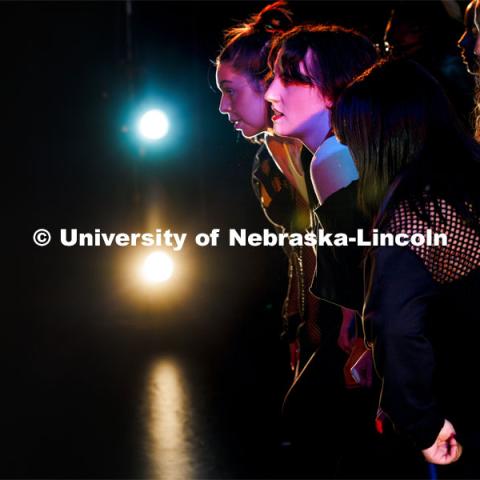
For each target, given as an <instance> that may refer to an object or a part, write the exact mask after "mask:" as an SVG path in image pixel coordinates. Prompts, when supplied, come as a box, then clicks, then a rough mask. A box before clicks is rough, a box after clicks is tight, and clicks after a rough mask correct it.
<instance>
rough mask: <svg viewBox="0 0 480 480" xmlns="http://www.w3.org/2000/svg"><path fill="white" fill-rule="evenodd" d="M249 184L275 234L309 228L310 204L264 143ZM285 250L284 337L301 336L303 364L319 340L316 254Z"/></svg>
mask: <svg viewBox="0 0 480 480" xmlns="http://www.w3.org/2000/svg"><path fill="white" fill-rule="evenodd" d="M252 186H253V189H254V192H255V194H256V196H257V198H258V199H259V201H260V205H261V207H262V209H263V211H264V213H265V216H266V217H267V219H268V220H269V222H270V223H271V224H272V225H273V226H274V228H275V230H276V231H277V233H284V232H292V233H293V232H300V233H304V232H305V231H306V230H307V229H308V228H309V227H310V223H311V216H310V207H309V204H308V203H307V202H306V201H305V198H304V196H303V195H301V194H299V192H298V191H297V190H296V189H295V188H294V187H293V186H292V185H291V184H290V183H289V182H288V180H287V179H286V178H285V176H284V175H283V174H282V173H281V172H280V170H279V169H278V167H277V166H276V164H275V162H274V160H273V159H272V157H271V155H270V153H269V152H268V150H267V148H266V146H265V144H262V146H261V147H260V148H259V149H258V151H257V154H256V155H255V161H254V164H253V168H252ZM305 186H306V196H307V198H309V197H310V196H311V195H312V194H311V193H310V192H311V191H312V190H311V186H310V185H309V182H308V179H307V180H306V181H305ZM284 250H285V253H286V255H287V257H288V262H289V266H288V272H289V273H288V277H289V283H288V291H287V296H286V298H285V302H284V306H283V317H284V333H283V336H284V337H285V339H286V340H288V342H289V343H291V342H294V341H295V340H296V339H297V338H300V339H301V350H302V356H303V359H302V362H301V363H302V365H303V364H304V363H305V362H306V360H307V357H308V356H309V355H310V354H311V353H312V351H314V350H315V348H316V347H317V346H318V343H319V341H320V331H319V328H318V325H317V317H318V315H317V307H318V300H317V299H316V298H315V297H314V296H313V295H312V294H311V293H310V292H309V286H310V282H311V279H312V277H313V273H314V270H315V255H314V251H313V249H312V248H309V247H291V246H285V247H284ZM299 367H301V365H299Z"/></svg>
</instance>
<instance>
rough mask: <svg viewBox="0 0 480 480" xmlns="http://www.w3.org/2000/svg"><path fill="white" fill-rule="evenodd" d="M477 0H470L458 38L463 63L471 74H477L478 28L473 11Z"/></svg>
mask: <svg viewBox="0 0 480 480" xmlns="http://www.w3.org/2000/svg"><path fill="white" fill-rule="evenodd" d="M476 7H477V0H474V1H473V2H470V3H469V5H468V6H467V9H466V10H465V31H464V32H463V35H462V36H461V37H460V39H459V40H458V47H459V48H460V50H461V54H462V59H463V63H464V64H465V65H466V66H467V70H468V72H469V73H471V74H472V75H478V58H477V55H476V53H475V51H476V44H477V40H478V30H477V26H476V25H475V12H476Z"/></svg>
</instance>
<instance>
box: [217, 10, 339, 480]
mask: <svg viewBox="0 0 480 480" xmlns="http://www.w3.org/2000/svg"><path fill="white" fill-rule="evenodd" d="M290 26H291V16H290V13H289V12H288V11H287V10H286V9H285V3H283V2H277V3H275V4H272V5H269V6H267V7H266V8H265V9H264V10H262V12H260V13H259V14H257V15H254V16H252V17H251V18H250V19H249V20H248V21H247V22H246V23H244V24H242V25H240V26H238V27H234V28H232V29H230V30H228V31H227V32H226V35H225V39H226V40H225V46H224V47H223V48H222V50H221V51H220V54H219V55H218V57H217V62H216V63H217V85H218V88H219V89H220V91H221V92H222V98H221V101H220V112H221V113H223V114H226V115H228V119H229V121H230V122H232V123H233V125H234V128H235V129H236V130H238V131H240V132H241V133H242V135H243V136H244V137H245V138H247V139H249V140H253V141H255V142H257V143H260V144H261V145H260V147H259V149H258V151H257V154H256V156H255V161H254V165H253V171H252V183H253V187H254V190H255V192H256V194H257V197H258V199H259V201H260V204H261V206H262V209H263V210H264V212H265V215H266V217H267V219H268V220H269V221H270V222H271V224H272V225H273V227H274V228H275V229H276V230H277V232H282V233H283V232H288V233H293V232H299V233H305V232H306V230H307V228H309V227H310V223H311V207H310V205H311V202H312V199H313V198H314V197H315V193H314V192H313V187H312V185H311V183H310V179H309V176H308V163H305V162H308V161H309V159H307V158H302V155H301V153H302V145H301V144H300V143H299V142H296V141H294V140H288V139H282V138H280V137H277V136H275V135H273V132H271V127H272V120H271V116H272V113H271V110H270V107H269V105H268V103H267V102H266V101H265V99H264V94H265V90H266V86H267V84H266V76H267V74H268V72H269V69H268V63H267V59H268V53H269V51H270V46H271V43H272V40H273V39H274V38H275V36H276V35H277V34H280V33H282V29H287V28H289V27H290ZM285 251H286V253H287V256H288V259H289V286H288V291H287V298H286V299H285V302H284V308H283V316H284V333H283V337H284V339H285V340H287V341H288V343H289V346H290V354H291V366H292V370H293V371H294V375H293V381H294V382H295V381H296V380H297V379H298V378H299V377H300V373H301V372H303V371H304V367H306V365H307V364H308V370H309V371H312V375H314V376H315V379H316V382H317V385H318V384H320V385H323V386H324V387H325V390H326V392H323V396H324V397H325V398H328V399H329V402H333V403H335V402H337V403H338V397H337V395H338V394H339V390H340V388H341V387H342V385H341V382H342V377H341V369H340V370H339V371H338V373H339V375H332V374H331V372H325V367H324V366H323V365H321V366H320V369H319V367H318V365H316V364H315V358H313V360H312V361H309V360H310V359H311V358H312V356H313V355H314V353H315V352H316V351H317V349H318V346H319V344H320V341H321V338H322V335H323V332H321V331H320V329H319V326H318V322H319V318H321V319H322V320H323V321H324V322H325V323H328V322H334V323H338V324H340V322H341V312H340V310H339V309H338V308H336V307H335V306H333V305H330V304H323V305H321V307H320V302H319V300H318V299H317V298H316V297H315V296H313V295H312V294H311V293H310V291H309V286H310V283H311V280H312V278H313V274H314V270H315V253H314V250H313V249H312V248H311V247H288V248H286V249H285ZM335 355H336V356H337V357H338V358H339V359H340V360H337V362H340V363H341V361H342V359H344V353H343V352H342V351H341V350H340V349H338V348H337V351H336V352H335ZM322 369H323V370H322ZM332 383H334V384H335V388H336V389H335V390H334V389H333V388H331V386H332ZM294 390H295V391H296V392H300V393H298V395H296V397H297V398H301V401H300V402H299V403H297V404H296V406H295V409H299V410H301V411H302V412H305V411H308V419H304V421H301V422H298V421H297V420H298V417H297V416H294V415H293V414H292V410H288V411H285V416H284V419H285V423H284V425H285V426H286V427H287V430H288V432H289V434H290V435H289V436H290V439H291V440H293V451H295V452H296V453H295V455H297V456H298V459H299V460H300V464H299V471H303V472H308V473H309V474H311V475H314V476H318V475H326V476H331V475H333V474H334V470H335V466H336V456H335V453H334V448H335V447H333V446H332V445H331V441H330V438H329V437H328V436H327V435H325V436H324V437H322V438H324V440H322V438H318V429H317V428H314V427H313V426H312V422H313V424H314V425H322V426H323V431H324V432H326V431H327V425H326V422H325V421H324V419H325V418H326V417H329V416H331V411H329V410H328V407H327V406H326V405H325V402H324V401H323V399H322V398H319V396H318V395H317V393H316V392H313V393H312V392H311V391H310V389H309V388H306V389H305V388H304V389H299V384H298V383H295V388H294ZM313 397H315V398H316V399H317V401H316V402H312V401H308V402H307V400H308V399H309V398H313ZM290 426H291V427H292V429H290ZM311 435H314V436H315V438H316V440H317V441H316V442H315V443H313V442H312V439H311ZM305 445H308V446H309V447H311V448H315V449H316V451H315V455H310V454H309V453H307V452H306V449H305V448H304V447H305ZM297 447H298V448H297ZM319 450H323V452H324V455H322V461H321V462H319V461H318V456H317V453H318V451H319ZM327 451H328V452H329V453H325V452H327ZM295 473H298V471H296V472H295ZM295 473H294V474H295Z"/></svg>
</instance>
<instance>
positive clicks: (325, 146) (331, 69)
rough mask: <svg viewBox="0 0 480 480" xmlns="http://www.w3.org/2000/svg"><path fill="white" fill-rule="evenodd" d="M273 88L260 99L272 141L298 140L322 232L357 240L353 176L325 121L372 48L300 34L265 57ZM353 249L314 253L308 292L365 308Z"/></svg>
mask: <svg viewBox="0 0 480 480" xmlns="http://www.w3.org/2000/svg"><path fill="white" fill-rule="evenodd" d="M269 61H270V67H271V70H272V72H273V80H272V82H271V84H270V86H269V88H268V90H267V92H266V94H265V98H266V99H267V100H268V101H269V102H270V103H271V104H272V109H273V111H274V116H273V130H274V132H275V133H276V134H277V135H281V136H284V137H289V138H295V139H297V140H300V141H301V142H302V143H303V144H304V145H305V146H306V147H307V148H308V150H310V152H311V153H312V154H313V159H312V162H311V165H310V174H311V179H312V183H313V185H314V187H315V193H316V197H317V205H318V208H316V214H317V217H318V218H319V220H320V225H321V226H322V227H323V228H324V230H326V231H327V232H333V233H336V232H346V233H349V232H350V231H351V232H352V233H355V231H356V229H357V228H359V227H360V226H361V225H363V224H364V223H365V219H363V218H361V216H360V215H359V212H358V211H357V210H356V208H355V207H356V204H355V202H354V201H353V199H354V198H355V195H354V193H355V189H356V180H357V179H358V172H357V170H356V168H355V165H354V162H353V160H352V158H351V156H350V153H349V151H348V149H347V148H346V147H345V146H343V145H341V144H340V143H339V142H338V141H337V139H336V138H335V136H334V135H333V133H332V129H331V122H330V115H331V108H332V106H333V105H334V104H335V102H336V100H337V98H338V95H339V94H340V92H341V91H342V89H343V88H345V87H346V86H347V85H348V83H349V82H351V81H352V80H353V78H355V76H357V75H359V74H361V73H362V72H363V71H364V70H366V69H367V68H368V67H370V66H371V65H372V64H373V63H374V62H375V61H376V51H375V48H374V46H373V44H372V43H371V42H370V41H369V40H368V39H367V38H366V37H364V36H363V35H361V34H359V33H357V32H355V31H353V30H348V29H345V28H343V27H340V26H335V25H333V26H325V25H320V26H311V25H310V26H309V25H306V26H299V27H296V28H294V29H292V30H290V31H289V32H287V33H285V34H284V35H282V36H279V37H277V38H276V39H275V41H274V44H273V46H272V50H271V52H270V59H269ZM358 256H359V252H358V251H357V250H356V249H348V248H343V249H337V250H335V251H333V250H330V251H329V250H328V249H322V250H321V251H320V249H319V251H318V252H317V261H318V262H319V263H318V265H317V276H316V279H315V281H314V284H313V286H312V291H313V292H314V293H315V294H316V295H317V296H318V297H320V298H325V299H326V300H328V301H330V302H334V303H336V304H338V305H341V306H343V307H347V308H349V309H352V310H355V309H358V308H360V306H361V303H362V300H363V288H362V282H361V270H360V268H359V267H358V265H357V264H358V261H357V260H358V258H357V259H356V257H358Z"/></svg>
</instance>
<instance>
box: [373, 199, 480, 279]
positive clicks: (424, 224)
mask: <svg viewBox="0 0 480 480" xmlns="http://www.w3.org/2000/svg"><path fill="white" fill-rule="evenodd" d="M422 206H423V208H422V210H420V209H418V208H414V207H413V206H412V204H411V203H409V202H408V201H406V200H404V201H402V202H400V203H399V204H398V205H397V207H396V208H395V209H394V211H393V213H392V214H391V215H389V219H388V221H387V222H386V224H385V226H384V228H382V231H386V232H389V233H393V234H399V233H404V234H407V235H412V234H414V233H421V234H423V235H426V234H427V230H428V229H430V230H431V231H432V233H433V234H442V233H443V234H446V236H447V242H448V244H447V245H446V246H443V245H441V246H430V245H427V243H425V244H423V245H421V246H415V245H412V244H411V243H410V244H409V245H408V247H409V248H410V249H411V250H412V251H413V252H414V253H415V254H416V255H418V257H420V258H421V260H422V262H423V264H424V265H425V267H426V268H427V270H428V271H429V272H430V273H431V275H432V278H433V280H434V281H435V282H437V283H439V284H447V283H451V282H454V281H456V280H459V279H461V278H462V277H466V276H467V275H468V274H470V273H471V272H472V271H473V270H476V269H477V268H479V267H480V235H479V231H480V229H474V228H472V226H470V225H469V223H468V222H467V221H466V220H465V218H464V216H463V215H462V214H460V213H459V212H458V211H457V209H456V208H455V207H454V206H452V205H451V204H449V203H447V202H446V201H445V200H443V199H437V200H432V199H423V201H422ZM465 206H466V208H467V209H468V210H469V211H470V212H471V211H472V208H471V206H469V205H468V204H466V205H465ZM417 207H418V204H417ZM477 225H480V219H477Z"/></svg>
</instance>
